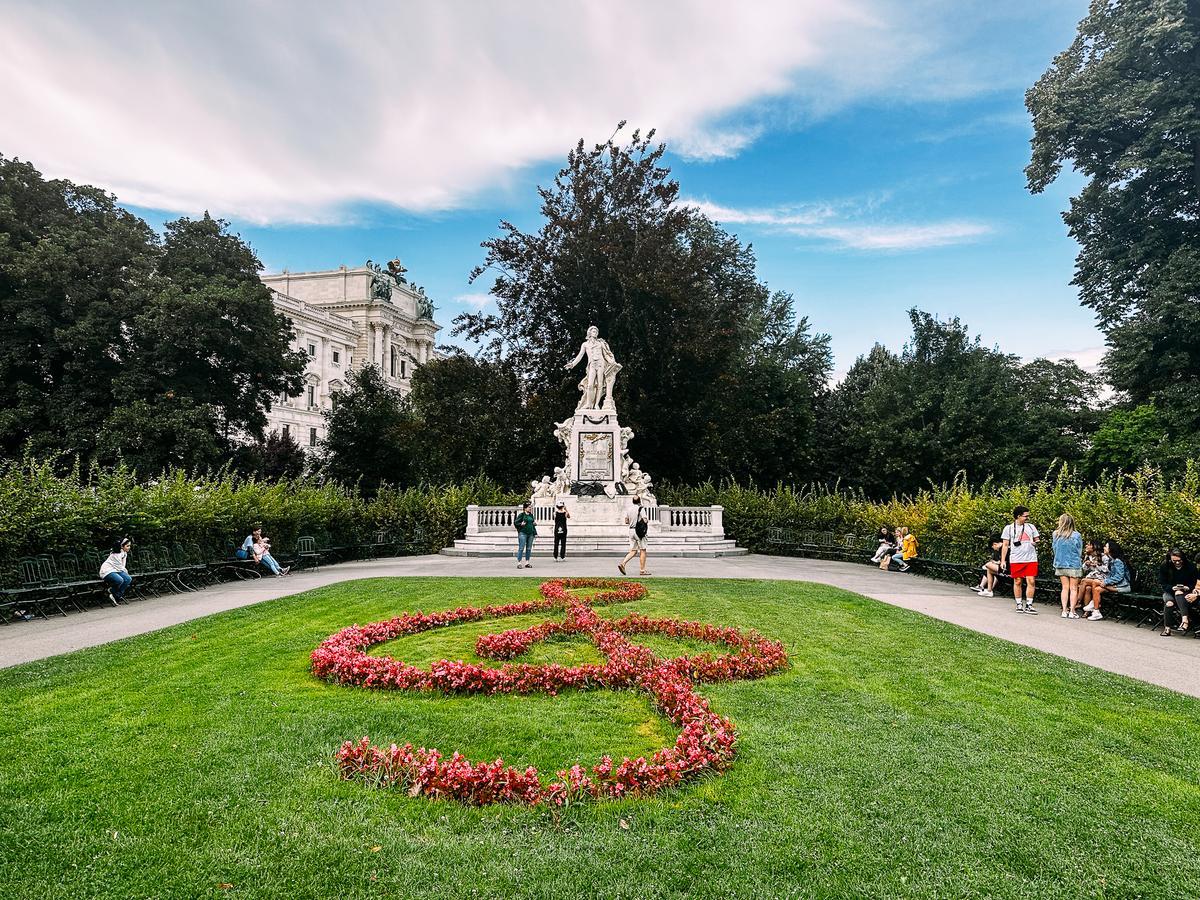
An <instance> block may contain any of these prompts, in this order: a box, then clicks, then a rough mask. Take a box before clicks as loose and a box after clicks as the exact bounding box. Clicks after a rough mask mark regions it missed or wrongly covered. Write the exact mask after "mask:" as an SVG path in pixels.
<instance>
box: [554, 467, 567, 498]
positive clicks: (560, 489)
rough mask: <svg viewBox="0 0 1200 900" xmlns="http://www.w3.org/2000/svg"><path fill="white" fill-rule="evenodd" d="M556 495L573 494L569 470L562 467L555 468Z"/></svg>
mask: <svg viewBox="0 0 1200 900" xmlns="http://www.w3.org/2000/svg"><path fill="white" fill-rule="evenodd" d="M552 483H553V485H554V493H555V494H569V493H571V476H569V475H568V474H567V470H566V469H564V468H563V467H562V466H555V467H554V480H553V482H552Z"/></svg>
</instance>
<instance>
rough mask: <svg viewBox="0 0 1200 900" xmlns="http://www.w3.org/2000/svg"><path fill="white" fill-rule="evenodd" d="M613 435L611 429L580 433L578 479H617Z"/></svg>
mask: <svg viewBox="0 0 1200 900" xmlns="http://www.w3.org/2000/svg"><path fill="white" fill-rule="evenodd" d="M615 459H616V455H615V453H614V452H613V435H612V432H611V431H584V432H581V433H580V435H579V458H578V460H577V473H578V475H577V480H579V481H615V480H616V475H615V469H614V462H615Z"/></svg>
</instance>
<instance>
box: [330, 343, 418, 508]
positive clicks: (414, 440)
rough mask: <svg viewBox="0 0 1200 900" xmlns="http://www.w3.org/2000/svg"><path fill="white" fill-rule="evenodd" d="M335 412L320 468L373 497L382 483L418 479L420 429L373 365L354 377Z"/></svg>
mask: <svg viewBox="0 0 1200 900" xmlns="http://www.w3.org/2000/svg"><path fill="white" fill-rule="evenodd" d="M336 397H337V400H336V403H335V404H334V406H333V409H331V410H328V411H327V412H326V413H325V422H326V431H325V440H324V441H322V442H321V444H320V454H321V456H320V460H319V462H318V468H319V469H320V471H321V472H322V473H323V474H325V475H326V476H328V477H330V478H333V479H334V480H336V481H340V482H341V483H343V484H355V483H357V484H359V486H360V487H361V488H362V490H363V492H364V493H366V494H368V495H373V494H374V493H375V492H376V491H377V490H378V489H379V486H380V485H381V484H392V485H399V486H408V485H411V484H413V483H415V482H416V481H418V480H419V460H420V453H421V451H420V444H419V439H420V431H421V429H420V424H419V422H418V421H417V419H416V417H415V416H414V415H413V414H412V409H411V407H410V406H409V404H408V402H407V401H406V400H405V399H404V397H403V396H401V394H400V392H399V391H398V390H396V389H395V388H394V387H391V386H390V385H389V384H388V383H387V382H386V381H384V380H383V375H382V374H381V373H380V372H379V370H378V369H377V368H375V367H374V366H362V367H361V368H358V369H356V370H354V371H353V372H352V373H350V375H349V377H348V378H347V383H346V389H345V390H344V391H341V392H339V393H338V394H337V395H336Z"/></svg>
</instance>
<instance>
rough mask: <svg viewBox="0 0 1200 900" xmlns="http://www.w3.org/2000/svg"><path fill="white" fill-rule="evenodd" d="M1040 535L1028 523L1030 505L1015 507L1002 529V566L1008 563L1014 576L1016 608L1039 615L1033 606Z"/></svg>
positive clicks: (1007, 565)
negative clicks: (1011, 518)
mask: <svg viewBox="0 0 1200 900" xmlns="http://www.w3.org/2000/svg"><path fill="white" fill-rule="evenodd" d="M1039 536H1040V535H1039V534H1038V530H1037V527H1036V526H1034V525H1030V524H1029V507H1027V506H1018V507H1016V508H1015V509H1013V520H1012V521H1011V522H1009V523H1008V524H1007V525H1005V526H1004V530H1003V531H1002V532H1000V539H1001V541H1003V545H1002V546H1001V548H1000V567H1001V568H1002V569H1003V568H1005V567H1007V568H1008V574H1009V576H1010V577H1011V578H1012V583H1013V599H1014V600H1016V601H1017V612H1023V613H1028V614H1029V615H1037V610H1035V609H1034V608H1033V592H1034V590H1035V589H1036V586H1037V573H1038V557H1037V542H1038V537H1039ZM1022 593H1023V594H1024V600H1023V602H1022Z"/></svg>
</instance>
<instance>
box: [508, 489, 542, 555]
mask: <svg viewBox="0 0 1200 900" xmlns="http://www.w3.org/2000/svg"><path fill="white" fill-rule="evenodd" d="M532 505H533V504H531V503H530V502H529V501H528V500H526V501H525V502H524V503H522V504H521V511H520V512H519V513H517V517H516V518H515V519H513V527H514V528H516V529H517V568H518V569H532V568H533V563H531V562H530V561H529V556H530V554H532V553H533V539H534V538H536V537H537V520H536V519H534V517H533V512H532V510H531V508H530V507H531V506H532ZM522 554H524V555H525V562H521V555H522Z"/></svg>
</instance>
